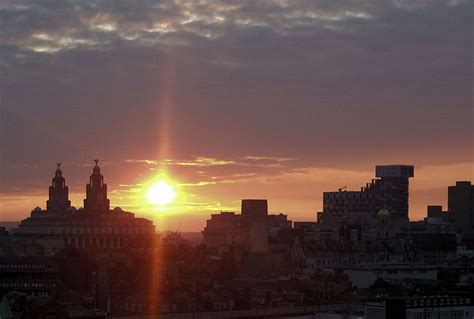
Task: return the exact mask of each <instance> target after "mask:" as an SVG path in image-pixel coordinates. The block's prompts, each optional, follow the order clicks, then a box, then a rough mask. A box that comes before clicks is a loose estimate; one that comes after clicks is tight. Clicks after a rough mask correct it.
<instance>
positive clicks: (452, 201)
mask: <svg viewBox="0 0 474 319" xmlns="http://www.w3.org/2000/svg"><path fill="white" fill-rule="evenodd" d="M448 212H449V215H450V217H451V219H452V220H453V221H454V224H455V226H456V230H457V231H459V232H461V233H462V234H463V237H464V238H472V237H474V185H471V182H466V181H462V182H456V186H449V187H448Z"/></svg>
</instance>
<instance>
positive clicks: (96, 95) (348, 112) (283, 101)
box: [0, 0, 474, 231]
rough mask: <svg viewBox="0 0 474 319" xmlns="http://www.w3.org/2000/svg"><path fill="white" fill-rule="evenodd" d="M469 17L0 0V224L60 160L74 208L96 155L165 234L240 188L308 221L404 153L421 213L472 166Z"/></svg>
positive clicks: (379, 9) (440, 4)
mask: <svg viewBox="0 0 474 319" xmlns="http://www.w3.org/2000/svg"><path fill="white" fill-rule="evenodd" d="M472 21H473V2H472V1H463V0H449V1H434V0H433V1H430V0H411V1H408V0H406V1H405V0H374V1H362V0H359V1H342V0H287V1H285V0H259V1H255V0H225V1H224V0H222V1H218V0H207V1H205V0H201V1H198V0H196V1H184V0H174V1H172V0H164V1H149V0H143V1H123V0H109V1H98V0H90V1H86V0H84V1H73V0H69V1H53V0H29V1H9V0H2V1H0V220H3V221H17V220H21V219H23V218H26V217H28V216H29V213H30V211H31V210H32V209H33V208H34V207H36V206H40V207H43V208H44V207H45V200H46V199H47V195H48V186H49V185H50V183H51V178H52V177H53V174H54V170H55V167H56V165H55V163H56V162H62V163H63V166H62V168H63V174H64V176H65V178H66V183H67V184H68V186H69V190H70V197H71V200H72V202H73V205H75V206H77V207H79V206H82V199H83V198H84V196H85V195H84V193H85V184H86V183H87V181H88V178H89V175H90V174H91V172H92V166H93V162H92V159H94V158H99V159H100V163H99V164H100V166H101V168H102V173H103V174H104V176H105V182H106V183H107V184H108V187H109V198H110V199H111V204H112V206H113V207H115V206H120V207H122V208H123V209H126V210H129V211H133V212H135V213H136V214H137V215H138V216H143V217H146V218H151V219H153V220H154V221H155V223H156V225H157V226H158V229H161V230H176V229H179V230H181V231H200V230H201V229H202V228H203V226H204V224H205V220H206V219H207V218H209V215H210V214H211V213H216V212H219V211H221V210H230V211H236V212H239V209H240V208H239V207H240V200H241V199H243V198H266V199H268V200H269V208H270V211H271V212H273V213H285V214H288V216H289V218H290V219H292V220H315V218H316V212H318V211H321V210H322V193H323V192H324V191H335V190H337V189H338V188H340V187H343V186H345V185H347V186H348V189H354V190H358V189H360V187H361V186H364V185H365V184H366V183H367V182H370V180H371V179H372V178H374V175H375V172H374V171H375V169H374V167H375V165H377V164H413V165H415V177H414V178H413V179H411V184H410V218H411V219H421V218H423V217H424V216H425V214H426V213H425V212H426V205H428V204H443V205H446V201H447V186H449V185H453V184H454V183H455V181H457V180H474V176H473V175H474V173H473V171H474V169H473V167H474V166H473V165H474V150H473V145H474V136H473V132H474V123H473V121H474V120H473V119H474V114H473V112H474V109H473V104H472V85H473V70H472V62H473V61H472V56H473V55H472V54H473V52H472V50H473V40H472V39H473V35H472ZM163 178H164V179H166V180H168V181H169V182H170V183H172V184H173V185H174V187H175V189H176V192H177V194H178V195H177V197H176V198H175V201H174V202H173V203H172V204H169V205H167V206H161V207H156V206H155V205H152V204H150V203H149V202H148V201H147V199H146V196H145V194H146V191H147V189H148V188H149V187H150V185H151V184H152V183H153V182H154V181H156V180H159V179H163Z"/></svg>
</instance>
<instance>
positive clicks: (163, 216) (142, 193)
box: [2, 159, 466, 232]
mask: <svg viewBox="0 0 474 319" xmlns="http://www.w3.org/2000/svg"><path fill="white" fill-rule="evenodd" d="M208 160H210V159H208ZM94 161H95V163H96V164H95V165H97V162H98V160H94ZM62 164H63V163H57V167H58V168H59V167H63V166H62ZM66 164H67V163H66ZM148 165H150V163H148ZM220 165H226V163H224V162H222V163H221V164H220ZM86 166H87V165H81V167H86ZM190 166H193V165H190ZM91 167H93V164H91V165H90V168H91ZM90 168H89V171H90ZM62 169H63V168H62ZM328 173H329V174H330V173H331V170H328ZM328 173H326V174H328ZM351 173H352V174H353V175H354V176H353V177H355V178H359V179H360V178H362V177H363V176H365V175H366V174H365V172H363V173H359V174H355V172H351ZM345 174H346V175H348V172H345ZM369 174H370V175H369V176H367V177H366V179H365V182H364V181H363V180H360V181H355V182H356V183H357V182H359V185H355V184H354V185H348V184H345V185H343V186H342V187H338V188H337V189H325V190H323V192H328V191H336V190H338V189H341V188H343V189H344V190H347V191H358V190H359V189H360V187H363V186H365V184H366V183H367V182H369V181H370V180H372V179H373V178H374V169H373V167H372V170H371V172H370V173H369ZM418 174H419V172H418V170H417V171H416V173H415V178H413V179H412V181H411V182H410V188H412V184H413V181H414V180H416V176H418ZM153 176H155V175H153ZM336 176H337V175H336ZM348 176H350V175H348ZM65 177H66V186H68V188H69V189H71V187H70V183H69V179H68V178H67V175H65ZM326 177H329V178H331V176H328V175H326ZM333 177H334V176H333ZM340 178H341V177H340ZM450 178H452V177H451V175H450ZM109 179H110V176H108V175H107V173H105V176H104V182H105V183H107V184H108V180H109ZM158 180H160V179H158ZM457 180H466V179H462V178H461V179H457ZM152 181H153V179H152ZM152 184H153V182H149V183H145V184H144V185H138V186H137V190H136V192H135V193H136V195H135V196H134V197H132V196H133V195H132V196H130V197H128V198H127V197H126V198H125V199H124V198H119V199H118V200H117V197H116V196H117V192H116V190H114V189H113V188H112V189H111V188H110V187H109V189H110V191H109V196H108V197H109V198H111V204H110V205H111V207H112V208H113V207H121V208H123V209H125V210H128V211H132V212H134V213H137V214H138V215H139V216H143V217H146V218H150V219H152V220H153V221H154V222H155V224H156V225H157V227H158V231H170V230H171V231H173V230H176V229H179V230H181V231H194V232H198V231H200V230H201V229H202V226H203V225H204V224H205V221H206V219H207V218H208V216H209V214H211V213H216V212H219V211H233V212H236V213H239V212H240V207H239V206H240V201H241V199H243V198H265V199H268V200H269V202H270V206H269V207H270V208H269V211H270V212H272V213H284V214H288V216H289V217H290V218H291V219H292V220H294V221H311V222H314V221H315V220H316V212H320V211H322V202H321V204H320V207H319V208H317V209H316V210H313V211H314V213H313V212H311V213H308V212H302V213H300V214H298V212H294V211H293V212H291V211H286V210H283V209H278V208H276V207H278V203H281V202H282V201H281V200H278V198H274V197H273V196H272V195H271V194H268V193H258V192H257V193H256V194H263V196H254V195H255V194H254V195H252V193H250V192H248V193H247V194H248V195H247V196H242V197H241V198H239V199H236V200H235V202H236V203H237V204H236V205H232V206H231V205H229V206H224V205H223V203H222V204H221V203H217V204H216V205H218V207H214V208H213V209H212V208H208V207H205V208H204V209H202V210H197V211H195V212H194V214H193V212H189V211H184V212H180V211H179V210H180V209H182V207H183V202H180V201H183V198H185V196H186V195H188V193H186V192H184V191H183V190H182V189H180V188H181V187H183V186H179V184H178V183H177V182H176V181H173V182H171V185H173V187H175V189H176V191H177V193H178V194H177V195H178V198H176V200H175V201H173V202H172V203H169V204H167V205H163V206H157V205H154V204H153V203H150V201H149V200H148V199H147V196H146V195H147V190H148V189H149V188H150V185H152ZM327 184H330V183H327ZM454 184H455V182H453V183H451V184H449V185H454ZM215 185H218V184H215ZM332 185H333V186H338V185H341V184H337V182H333V183H332ZM447 186H448V185H444V187H442V188H443V189H442V193H445V194H443V195H444V196H443V197H442V198H439V199H437V200H435V201H431V202H428V203H423V204H422V205H421V206H420V212H419V213H418V214H413V208H412V205H410V207H411V208H409V218H410V220H421V219H423V218H424V217H426V207H427V206H428V205H435V204H436V205H442V206H443V207H446V206H447ZM84 187H85V181H84V183H83V185H82V188H84ZM184 187H185V186H184ZM46 189H47V188H46V186H45V187H43V192H42V193H43V194H40V195H38V196H36V197H34V198H35V199H38V200H40V201H41V202H40V203H38V205H34V206H31V207H30V208H29V210H27V211H26V212H25V214H23V215H21V213H20V214H19V215H20V216H19V217H20V218H19V219H18V220H21V219H23V218H24V217H25V216H27V215H28V213H29V211H31V210H32V209H33V208H34V207H40V208H41V207H42V208H46V206H45V205H42V204H46V199H47V196H48V195H47V191H46ZM411 193H412V191H411V189H410V194H411ZM440 193H441V192H440ZM69 194H70V195H69V196H70V197H69V198H70V199H72V200H71V205H72V206H75V207H77V208H79V207H83V204H82V201H83V198H84V197H85V191H84V189H83V190H82V191H78V192H74V191H73V192H72V193H71V192H69ZM114 197H115V201H114ZM315 197H316V196H315ZM318 197H321V201H322V192H321V194H320V196H318ZM409 198H412V195H410V196H409ZM131 199H132V201H133V202H135V205H128V204H125V205H118V204H116V203H120V202H122V203H127V202H130V200H131ZM272 201H276V202H277V205H275V204H274V203H272ZM409 202H410V203H411V202H413V200H412V199H411V200H410V201H409ZM18 220H11V221H18ZM2 221H10V220H8V219H5V220H2Z"/></svg>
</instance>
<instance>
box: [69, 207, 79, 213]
mask: <svg viewBox="0 0 474 319" xmlns="http://www.w3.org/2000/svg"><path fill="white" fill-rule="evenodd" d="M76 211H77V209H76V207H74V206H71V207H69V208H68V209H67V212H68V213H75V212H76Z"/></svg>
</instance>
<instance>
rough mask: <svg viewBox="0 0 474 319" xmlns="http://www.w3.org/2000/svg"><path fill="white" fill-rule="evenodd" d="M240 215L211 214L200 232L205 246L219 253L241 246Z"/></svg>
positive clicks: (229, 213) (228, 213)
mask: <svg viewBox="0 0 474 319" xmlns="http://www.w3.org/2000/svg"><path fill="white" fill-rule="evenodd" d="M241 225H242V219H241V215H236V214H235V213H232V212H221V213H220V214H212V215H211V219H208V220H207V221H206V227H204V230H203V231H202V234H203V238H204V242H205V243H206V246H207V247H208V248H209V249H211V250H215V251H217V252H219V253H222V252H225V251H228V250H229V249H230V248H231V247H236V246H241V245H242V228H241Z"/></svg>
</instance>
